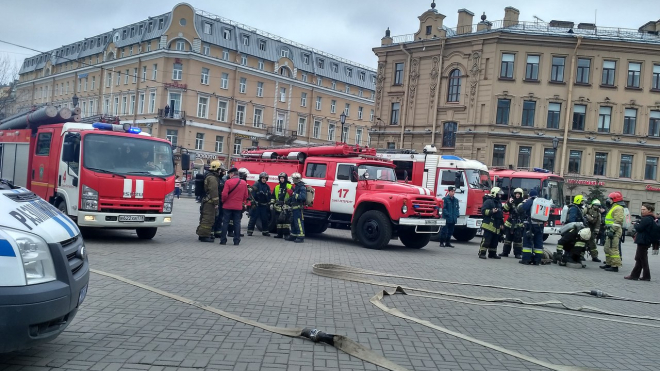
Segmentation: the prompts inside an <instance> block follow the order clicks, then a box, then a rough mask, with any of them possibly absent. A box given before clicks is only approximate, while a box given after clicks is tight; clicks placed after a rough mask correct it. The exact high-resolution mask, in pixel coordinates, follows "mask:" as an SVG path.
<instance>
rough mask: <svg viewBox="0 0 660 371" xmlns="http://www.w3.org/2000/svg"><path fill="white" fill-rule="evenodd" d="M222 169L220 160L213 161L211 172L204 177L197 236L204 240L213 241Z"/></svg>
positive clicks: (210, 167)
mask: <svg viewBox="0 0 660 371" xmlns="http://www.w3.org/2000/svg"><path fill="white" fill-rule="evenodd" d="M219 170H220V161H218V160H216V161H213V162H211V166H209V172H208V173H207V174H206V177H205V178H204V193H205V194H206V195H205V196H204V197H203V198H202V205H201V206H200V216H199V226H198V227H197V236H199V240H200V241H202V242H213V241H214V240H215V237H214V236H213V224H214V223H215V216H216V215H217V214H218V207H219V204H220V196H219V195H218V171H219Z"/></svg>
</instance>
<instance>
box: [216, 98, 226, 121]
mask: <svg viewBox="0 0 660 371" xmlns="http://www.w3.org/2000/svg"><path fill="white" fill-rule="evenodd" d="M218 121H222V122H227V102H226V101H223V100H219V101H218Z"/></svg>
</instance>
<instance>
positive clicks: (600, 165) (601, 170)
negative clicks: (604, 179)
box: [594, 152, 607, 176]
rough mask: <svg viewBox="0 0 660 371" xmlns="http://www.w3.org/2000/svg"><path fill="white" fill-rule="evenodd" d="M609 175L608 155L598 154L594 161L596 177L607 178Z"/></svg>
mask: <svg viewBox="0 0 660 371" xmlns="http://www.w3.org/2000/svg"><path fill="white" fill-rule="evenodd" d="M606 173H607V153H605V152H596V155H595V160H594V175H602V176H605V175H606Z"/></svg>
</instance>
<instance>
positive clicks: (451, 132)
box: [442, 122, 458, 148]
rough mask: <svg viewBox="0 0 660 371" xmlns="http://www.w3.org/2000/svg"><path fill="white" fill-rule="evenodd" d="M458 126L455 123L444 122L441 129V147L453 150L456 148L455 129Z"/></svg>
mask: <svg viewBox="0 0 660 371" xmlns="http://www.w3.org/2000/svg"><path fill="white" fill-rule="evenodd" d="M457 128H458V124H457V123H455V122H445V123H444V124H443V128H442V147H443V148H454V146H456V129H457Z"/></svg>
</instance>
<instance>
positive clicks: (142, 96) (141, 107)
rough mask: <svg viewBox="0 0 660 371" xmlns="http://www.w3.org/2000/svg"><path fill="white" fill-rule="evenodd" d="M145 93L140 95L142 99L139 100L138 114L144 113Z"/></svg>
mask: <svg viewBox="0 0 660 371" xmlns="http://www.w3.org/2000/svg"><path fill="white" fill-rule="evenodd" d="M144 99H145V96H144V93H140V97H139V98H138V113H139V114H143V113H144Z"/></svg>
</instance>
